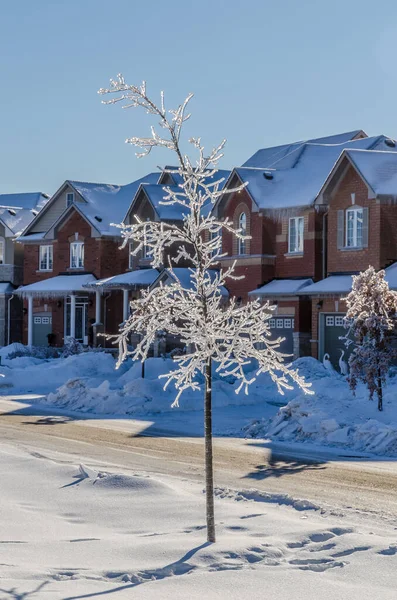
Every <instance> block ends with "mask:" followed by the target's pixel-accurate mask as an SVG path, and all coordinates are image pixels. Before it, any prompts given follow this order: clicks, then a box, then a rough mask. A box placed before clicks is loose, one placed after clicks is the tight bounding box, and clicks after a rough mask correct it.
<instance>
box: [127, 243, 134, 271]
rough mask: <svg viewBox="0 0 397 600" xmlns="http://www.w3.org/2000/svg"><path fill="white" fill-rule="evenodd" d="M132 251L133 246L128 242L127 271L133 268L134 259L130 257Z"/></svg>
mask: <svg viewBox="0 0 397 600" xmlns="http://www.w3.org/2000/svg"><path fill="white" fill-rule="evenodd" d="M133 251H134V244H133V242H130V243H129V244H128V268H129V269H133V268H134V257H133V255H132V253H133Z"/></svg>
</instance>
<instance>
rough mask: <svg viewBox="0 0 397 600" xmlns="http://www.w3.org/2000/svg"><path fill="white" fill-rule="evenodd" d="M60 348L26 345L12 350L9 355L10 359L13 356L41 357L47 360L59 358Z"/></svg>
mask: <svg viewBox="0 0 397 600" xmlns="http://www.w3.org/2000/svg"><path fill="white" fill-rule="evenodd" d="M59 356H60V351H59V348H53V347H51V346H26V347H25V348H23V349H22V348H21V349H19V350H15V351H14V352H10V354H9V355H8V356H7V358H8V360H12V359H13V358H23V357H29V358H39V359H41V360H47V359H49V358H59Z"/></svg>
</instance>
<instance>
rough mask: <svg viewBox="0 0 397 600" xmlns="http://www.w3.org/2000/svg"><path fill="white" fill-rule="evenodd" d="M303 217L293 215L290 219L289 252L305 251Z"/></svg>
mask: <svg viewBox="0 0 397 600" xmlns="http://www.w3.org/2000/svg"><path fill="white" fill-rule="evenodd" d="M303 228H304V218H303V217H292V218H291V219H290V220H289V229H288V252H289V253H291V254H292V253H294V252H303Z"/></svg>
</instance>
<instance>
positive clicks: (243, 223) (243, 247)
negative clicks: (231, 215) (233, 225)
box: [238, 212, 247, 254]
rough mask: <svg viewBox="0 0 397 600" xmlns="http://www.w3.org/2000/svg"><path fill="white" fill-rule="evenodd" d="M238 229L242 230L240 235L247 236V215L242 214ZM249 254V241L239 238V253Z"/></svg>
mask: <svg viewBox="0 0 397 600" xmlns="http://www.w3.org/2000/svg"><path fill="white" fill-rule="evenodd" d="M238 228H239V229H240V233H241V234H242V235H247V215H246V214H245V213H244V212H242V213H241V215H240V216H239V218H238ZM246 252H247V240H242V239H241V238H238V253H239V254H246Z"/></svg>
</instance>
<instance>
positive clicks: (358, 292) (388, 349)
mask: <svg viewBox="0 0 397 600" xmlns="http://www.w3.org/2000/svg"><path fill="white" fill-rule="evenodd" d="M346 304H347V313H346V326H347V327H348V328H349V333H348V335H349V337H350V336H351V337H353V338H354V343H355V348H354V350H353V352H352V354H351V355H350V358H349V365H350V375H349V377H348V382H349V385H350V388H351V389H352V390H353V392H354V391H355V390H356V387H357V383H358V381H362V382H364V383H365V384H366V385H367V387H368V390H369V397H370V399H372V397H373V395H374V393H375V392H376V393H377V396H378V409H379V410H383V385H384V384H385V383H386V377H387V374H388V371H389V367H390V364H391V362H392V360H393V359H394V358H396V356H397V353H396V350H395V349H394V348H393V347H392V334H393V332H394V329H395V326H396V322H397V321H396V316H397V294H396V293H395V292H393V291H391V290H389V286H388V283H387V281H385V272H384V271H379V272H378V273H377V272H376V271H375V269H374V268H373V267H369V268H368V269H367V270H366V271H364V272H363V273H360V274H359V275H356V276H355V277H353V286H352V291H351V292H350V294H349V295H348V296H347V298H346ZM345 339H346V343H347V344H349V342H350V340H349V339H348V336H346V338H345Z"/></svg>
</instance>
